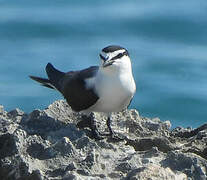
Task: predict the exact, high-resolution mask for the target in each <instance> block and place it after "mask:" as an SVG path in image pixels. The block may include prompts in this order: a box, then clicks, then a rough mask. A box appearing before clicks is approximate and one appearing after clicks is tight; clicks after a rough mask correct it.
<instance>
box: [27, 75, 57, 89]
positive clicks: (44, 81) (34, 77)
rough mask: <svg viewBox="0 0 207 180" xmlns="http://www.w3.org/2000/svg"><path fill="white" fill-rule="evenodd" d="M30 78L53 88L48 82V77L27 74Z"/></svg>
mask: <svg viewBox="0 0 207 180" xmlns="http://www.w3.org/2000/svg"><path fill="white" fill-rule="evenodd" d="M29 77H30V78H31V79H32V80H34V81H37V82H38V83H40V84H41V85H43V86H45V87H48V88H51V89H54V86H53V85H52V83H51V82H50V80H49V79H45V78H41V77H37V76H29Z"/></svg>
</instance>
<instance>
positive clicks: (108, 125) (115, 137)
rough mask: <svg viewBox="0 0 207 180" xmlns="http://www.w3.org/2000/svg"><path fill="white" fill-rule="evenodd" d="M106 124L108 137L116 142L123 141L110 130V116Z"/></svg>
mask: <svg viewBox="0 0 207 180" xmlns="http://www.w3.org/2000/svg"><path fill="white" fill-rule="evenodd" d="M106 124H107V127H108V130H109V136H111V138H113V139H115V140H117V141H122V140H124V139H123V138H121V137H119V136H118V135H117V134H115V133H114V131H113V130H112V128H111V117H110V116H109V117H108V118H107V121H106Z"/></svg>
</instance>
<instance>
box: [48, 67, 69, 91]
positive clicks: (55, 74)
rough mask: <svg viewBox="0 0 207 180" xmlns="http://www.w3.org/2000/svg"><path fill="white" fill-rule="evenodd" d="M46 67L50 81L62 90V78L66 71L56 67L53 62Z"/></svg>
mask: <svg viewBox="0 0 207 180" xmlns="http://www.w3.org/2000/svg"><path fill="white" fill-rule="evenodd" d="M45 69H46V72H47V75H48V78H49V81H50V82H51V83H52V84H53V85H54V86H55V88H56V89H58V90H59V91H61V87H60V80H61V79H62V78H63V76H64V75H65V73H64V72H61V71H59V70H57V69H56V68H54V66H53V65H52V64H51V63H48V64H47V66H46V68H45Z"/></svg>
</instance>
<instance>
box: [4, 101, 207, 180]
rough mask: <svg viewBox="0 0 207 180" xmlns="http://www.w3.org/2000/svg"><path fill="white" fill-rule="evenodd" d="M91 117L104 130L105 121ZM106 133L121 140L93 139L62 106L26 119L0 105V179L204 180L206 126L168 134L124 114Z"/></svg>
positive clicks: (165, 128) (165, 127)
mask: <svg viewBox="0 0 207 180" xmlns="http://www.w3.org/2000/svg"><path fill="white" fill-rule="evenodd" d="M95 116H96V119H97V122H98V125H99V129H100V131H106V126H105V121H106V119H105V117H104V116H103V115H101V114H98V113H97V114H95ZM77 124H78V127H77ZM112 128H113V129H114V130H115V132H116V133H118V134H121V135H123V136H124V138H125V140H123V141H114V140H113V139H111V138H105V139H103V140H99V141H96V140H94V139H93V138H91V137H90V129H88V128H87V120H86V119H84V117H82V116H81V114H78V113H74V112H72V111H71V109H70V107H69V106H68V105H67V104H66V103H65V102H64V101H56V102H54V103H53V104H51V105H50V106H49V107H48V108H47V109H45V110H34V111H33V112H31V113H30V114H26V113H24V112H23V111H21V110H19V109H15V110H13V111H11V112H6V111H4V109H3V106H0V179H1V180H7V179H9V180H14V179H19V180H20V179H21V180H23V179H29V180H30V179H33V180H39V179H43V180H44V179H56V180H57V179H64V180H73V179H74V180H75V179H94V180H97V179H107V180H108V179H121V180H127V179H141V180H145V179H146V180H149V179H152V180H161V179H165V180H171V179H176V180H184V179H188V180H190V179H195V180H201V179H202V180H206V179H207V146H206V145H207V124H205V125H203V126H201V127H199V128H196V129H190V128H188V129H184V128H181V127H179V128H176V129H174V130H171V129H170V128H171V124H170V122H169V121H165V122H162V121H160V119H158V118H155V119H149V118H144V117H141V116H139V113H138V112H137V111H136V110H127V111H124V112H120V113H118V114H114V115H113V122H112Z"/></svg>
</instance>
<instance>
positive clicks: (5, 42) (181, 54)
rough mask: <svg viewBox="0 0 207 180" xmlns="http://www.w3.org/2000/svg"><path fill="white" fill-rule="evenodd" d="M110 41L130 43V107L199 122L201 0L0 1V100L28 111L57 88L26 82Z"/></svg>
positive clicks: (88, 58)
mask: <svg viewBox="0 0 207 180" xmlns="http://www.w3.org/2000/svg"><path fill="white" fill-rule="evenodd" d="M110 44H118V45H121V46H124V47H126V48H127V49H128V51H129V53H130V55H131V59H132V63H133V72H134V76H135V79H136V83H137V93H136V95H135V97H134V99H133V101H132V104H131V106H130V107H131V108H136V109H138V110H139V112H140V114H141V115H142V116H148V117H151V118H153V117H159V118H160V119H161V120H163V121H164V120H170V121H171V122H172V125H173V127H175V126H185V127H187V126H192V127H197V126H199V125H201V124H203V123H205V122H206V121H207V118H206V117H207V111H206V107H207V1H206V0H203V1H202V0H198V1H194V0H182V1H180V0H174V1H170V0H156V1H149V0H140V1H135V0H131V1H121V0H115V1H109V0H105V1H97V0H96V1H95V0H90V1H89V0H85V1H80V0H76V1H66V0H58V1H51V0H44V1H42V0H35V1H31V0H24V1H23V0H18V1H16V2H15V1H6V0H5V1H2V0H1V1H0V63H1V64H0V104H3V105H4V107H5V109H6V110H7V111H9V110H12V109H14V108H16V107H19V108H20V109H22V110H24V111H26V112H30V111H32V110H33V109H35V108H40V109H43V108H45V107H47V106H48V105H49V104H50V103H52V102H53V101H54V100H57V99H60V98H62V97H61V96H60V95H59V94H58V93H56V92H55V91H52V90H50V89H47V88H43V87H41V86H39V85H38V84H36V83H35V82H33V81H31V80H30V79H29V78H28V75H30V74H33V75H39V76H45V72H44V67H45V65H46V64H47V63H48V62H51V63H52V64H54V66H56V67H57V68H59V69H61V70H62V71H69V70H71V69H81V68H85V67H88V66H90V65H94V64H96V65H98V64H99V57H98V54H99V51H100V50H101V49H102V48H103V47H105V46H107V45H110Z"/></svg>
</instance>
